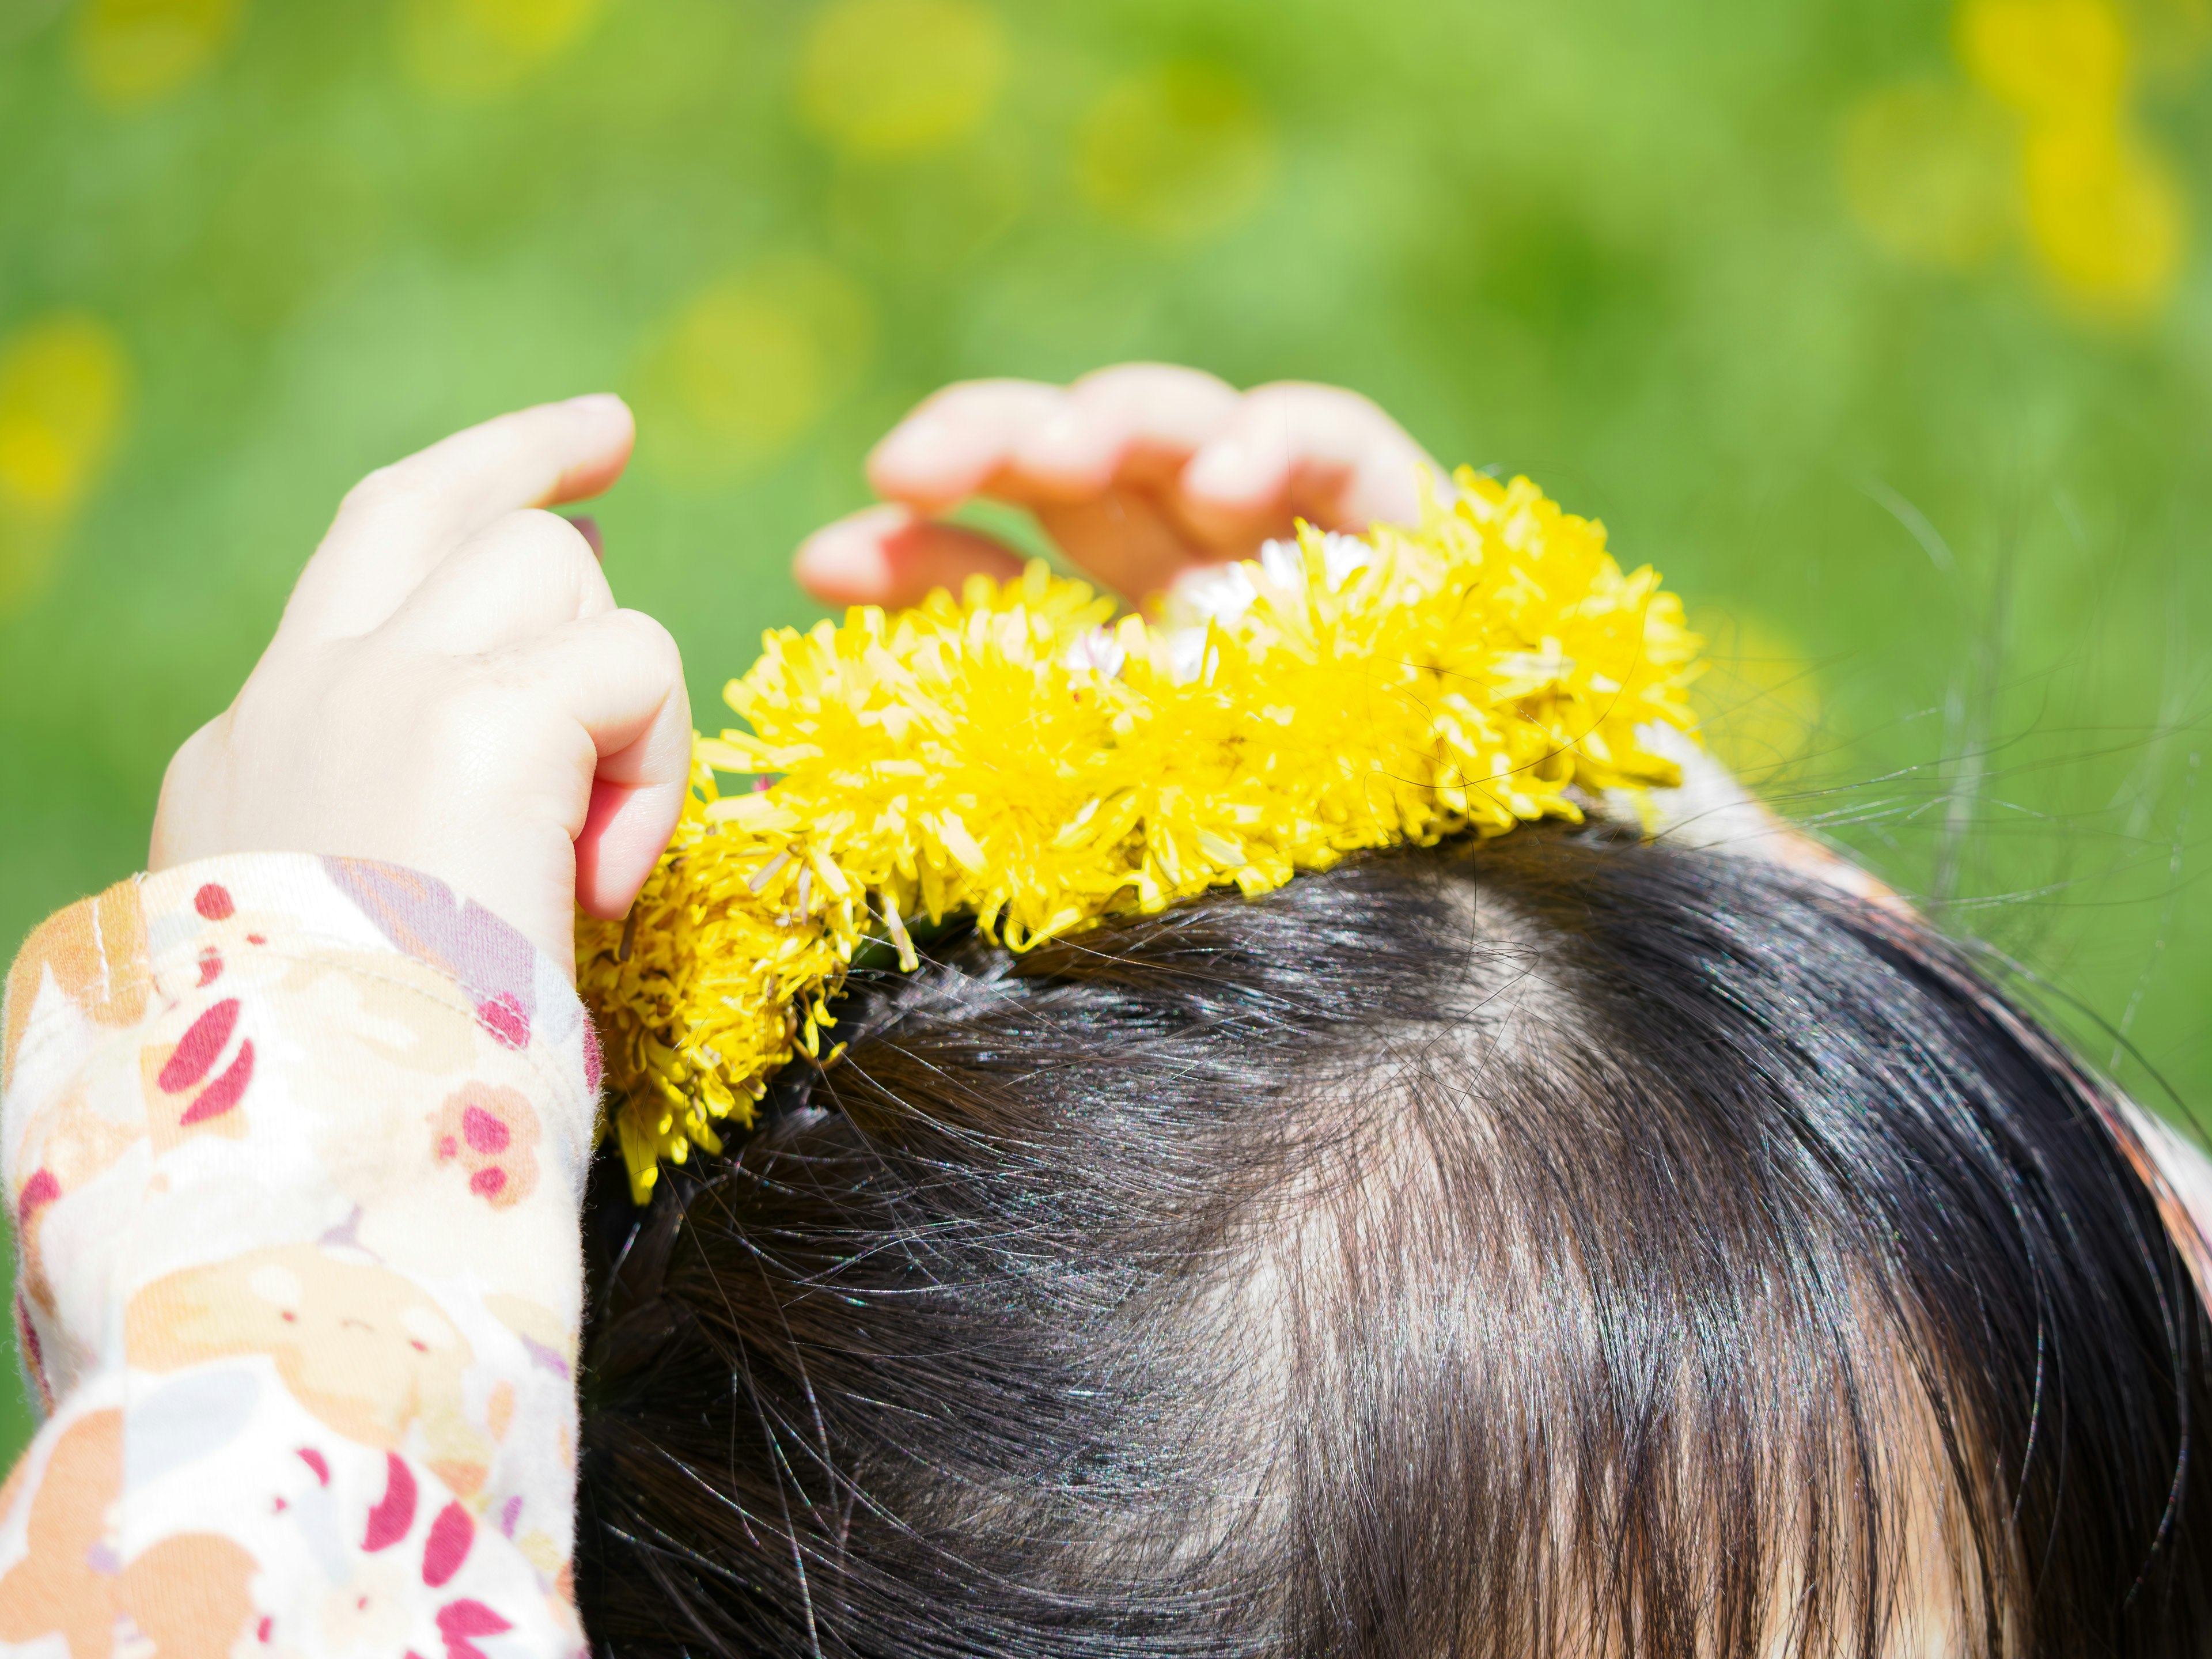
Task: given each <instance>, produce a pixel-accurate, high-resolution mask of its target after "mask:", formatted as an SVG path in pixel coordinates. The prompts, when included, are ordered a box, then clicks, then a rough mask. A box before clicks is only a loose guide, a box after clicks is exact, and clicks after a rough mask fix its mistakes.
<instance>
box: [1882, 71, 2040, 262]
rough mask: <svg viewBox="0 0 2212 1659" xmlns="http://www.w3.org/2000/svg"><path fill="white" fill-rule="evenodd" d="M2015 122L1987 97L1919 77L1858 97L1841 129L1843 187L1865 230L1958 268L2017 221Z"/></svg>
mask: <svg viewBox="0 0 2212 1659" xmlns="http://www.w3.org/2000/svg"><path fill="white" fill-rule="evenodd" d="M2014 150H2015V137H2014V133H2013V130H2012V124H2011V123H2010V122H2008V121H2007V120H2006V119H2005V118H2004V112H2003V111H2002V110H2000V109H1997V108H1996V107H1994V106H1991V105H1990V102H1989V100H1987V99H1984V98H1979V97H1977V96H1975V95H1974V94H1972V92H1970V91H1966V90H1964V89H1962V88H1957V87H1949V86H1943V85H1941V84H1936V83H1932V82H1912V83H1911V84H1908V85H1905V86H1901V87H1891V88H1884V89H1883V90H1881V91H1880V92H1877V93H1875V94H1873V95H1872V96H1871V97H1869V98H1867V99H1865V100H1862V101H1861V103H1860V104H1859V106H1857V108H1856V109H1854V110H1853V111H1852V112H1851V113H1850V119H1849V122H1848V123H1847V125H1846V126H1845V128H1844V156H1843V162H1844V194H1845V195H1846V196H1847V197H1849V198H1850V205H1851V210H1852V211H1853V212H1854V213H1855V214H1856V215H1857V216H1858V220H1859V222H1860V223H1861V224H1862V225H1863V226H1864V227H1865V228H1866V230H1867V232H1868V234H1869V235H1871V236H1872V237H1873V238H1874V240H1875V241H1877V242H1879V243H1880V244H1881V246H1883V247H1885V248H1887V249H1888V250H1889V252H1892V253H1894V254H1896V255H1897V256H1898V257H1899V258H1903V259H1907V260H1910V261H1911V262H1913V263H1914V264H1928V265H1940V266H1947V267H1950V268H1952V269H1963V268H1965V267H1966V266H1970V265H1973V264H1979V263H1980V262H1981V261H1982V260H1984V259H1986V258H1989V257H1990V255H1991V254H1993V253H1995V252H1996V251H1997V250H1998V249H1999V248H2000V247H2002V246H2003V245H2004V242H2005V239H2006V238H2007V237H2008V236H2009V235H2010V234H2012V232H2013V230H2014V228H2015V224H2016V222H2017V217H2016V215H2015V211H2014V189H2015V174H2016V172H2017V168H2018V163H2017V161H2016V160H2015V156H2014Z"/></svg>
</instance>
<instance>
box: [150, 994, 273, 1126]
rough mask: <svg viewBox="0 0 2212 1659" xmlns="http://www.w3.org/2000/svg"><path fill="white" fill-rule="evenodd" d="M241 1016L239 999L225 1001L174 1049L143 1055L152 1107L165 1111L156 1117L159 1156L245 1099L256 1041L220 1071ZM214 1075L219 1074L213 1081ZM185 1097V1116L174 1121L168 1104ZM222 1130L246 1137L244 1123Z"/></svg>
mask: <svg viewBox="0 0 2212 1659" xmlns="http://www.w3.org/2000/svg"><path fill="white" fill-rule="evenodd" d="M239 1014H240V1006H239V1000H238V999H237V998H236V997H225V998H223V999H222V1001H220V1002H216V1003H211V1004H210V1005H209V1006H207V1007H206V1008H204V1009H202V1010H201V1011H200V1014H199V1017H198V1018H196V1019H194V1020H193V1021H192V1023H191V1024H190V1025H188V1026H186V1027H185V1034H184V1036H181V1037H179V1039H178V1040H177V1042H176V1045H175V1046H174V1047H173V1048H163V1047H161V1046H159V1045H151V1046H149V1047H148V1048H144V1049H143V1050H142V1051H141V1054H140V1061H141V1065H142V1066H143V1070H144V1072H145V1073H147V1081H148V1082H149V1084H150V1085H152V1086H151V1087H150V1088H149V1090H148V1091H147V1103H148V1104H149V1106H156V1107H160V1108H162V1109H161V1110H159V1111H157V1112H156V1113H155V1118H154V1139H155V1149H156V1150H157V1151H166V1150H167V1146H169V1145H173V1144H174V1141H175V1139H177V1137H176V1135H175V1133H174V1131H175V1130H179V1129H191V1128H197V1127H199V1126H201V1125H203V1124H208V1123H214V1122H215V1121H216V1120H218V1119H222V1118H226V1117H228V1114H229V1113H230V1112H231V1110H232V1109H234V1108H235V1107H236V1106H237V1104H238V1103H239V1102H240V1100H242V1099H243V1098H245V1096H246V1087H247V1085H249V1084H251V1083H252V1081H253V1060H254V1055H253V1040H252V1038H251V1037H246V1038H244V1039H242V1040H241V1041H240V1042H239V1044H238V1048H237V1050H236V1052H235V1053H233V1054H231V1057H230V1060H229V1063H228V1065H224V1066H222V1069H221V1070H220V1071H218V1070H217V1069H216V1067H217V1065H218V1063H219V1062H220V1061H222V1057H223V1054H224V1053H225V1052H226V1051H227V1050H228V1049H229V1048H230V1041H231V1039H232V1037H234V1036H236V1035H237V1033H238V1024H239ZM209 1073H215V1075H214V1078H213V1079H212V1080H210V1079H209ZM203 1084H204V1085H205V1086H204V1087H203V1086H202V1085H203ZM180 1095H189V1096H191V1098H190V1099H189V1100H188V1101H186V1102H185V1104H184V1108H183V1110H182V1111H180V1112H178V1113H177V1115H174V1116H170V1115H169V1109H170V1106H169V1103H170V1102H171V1100H173V1097H177V1096H180ZM222 1132H223V1133H225V1134H228V1135H231V1136H233V1137H236V1136H239V1135H242V1134H244V1133H246V1129H245V1125H244V1124H243V1122H241V1121H236V1120H233V1121H228V1122H225V1123H223V1124H222Z"/></svg>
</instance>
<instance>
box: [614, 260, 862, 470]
mask: <svg viewBox="0 0 2212 1659" xmlns="http://www.w3.org/2000/svg"><path fill="white" fill-rule="evenodd" d="M874 338H875V313H874V307H872V306H871V305H870V303H869V301H868V296H867V295H866V294H865V293H864V292H862V291H861V289H860V287H859V286H858V285H857V284H855V283H854V282H853V281H852V279H851V278H850V277H848V276H845V275H844V274H843V273H842V271H839V270H836V268H835V267H834V266H831V265H829V264H825V263H823V261H821V260H819V259H815V258H806V257H804V256H787V257H784V258H777V259H774V260H770V261H768V262H766V263H764V264H761V265H759V266H757V267H756V268H755V269H753V270H750V271H747V272H745V273H744V274H742V275H739V276H733V277H731V278H729V279H727V280H726V281H723V282H720V283H715V284H714V285H713V286H712V287H710V288H708V289H706V290H705V291H704V292H702V293H700V294H698V295H695V296H694V297H693V298H692V299H691V300H690V301H688V302H687V303H685V304H684V306H683V307H682V308H681V309H680V310H678V313H676V315H675V317H674V318H673V319H671V321H670V323H669V324H668V325H666V327H665V329H664V330H663V331H661V333H660V335H659V338H658V339H657V340H656V341H655V343H653V347H652V349H651V350H650V351H649V352H648V354H647V359H646V362H645V364H644V367H643V369H642V371H641V374H640V377H639V386H638V405H639V427H640V429H641V430H642V431H644V432H646V433H647V434H649V435H650V437H649V438H648V440H647V442H646V443H645V444H644V445H642V446H641V450H640V453H641V456H642V457H643V458H644V459H647V462H648V464H650V465H653V467H655V468H656V469H657V470H658V471H660V472H662V473H663V474H665V476H667V477H671V478H672V479H674V480H676V481H678V482H679V483H692V484H702V485H714V484H718V483H726V482H728V481H729V480H731V479H732V478H735V477H741V476H742V475H743V474H744V472H745V471H749V470H750V469H751V468H753V467H755V466H757V465H759V464H761V463H762V462H763V461H767V460H770V459H774V458H775V456H777V455H779V454H781V453H783V452H784V451H785V450H787V449H788V448H789V447H791V446H792V445H793V443H795V442H796V441H798V440H799V438H801V437H802V436H804V435H805V434H806V432H807V431H808V430H810V429H811V428H812V427H813V426H814V424H815V422H817V421H819V420H820V419H821V418H822V416H823V415H824V414H825V413H826V412H827V411H828V410H829V406H830V405H831V404H833V403H835V402H836V399H837V398H840V397H842V395H843V394H844V393H845V392H848V391H849V390H850V389H851V388H852V386H853V385H854V382H855V381H857V380H859V378H860V373H861V371H862V370H863V369H864V368H866V367H867V363H868V358H869V356H870V353H871V350H872V347H873V344H874Z"/></svg>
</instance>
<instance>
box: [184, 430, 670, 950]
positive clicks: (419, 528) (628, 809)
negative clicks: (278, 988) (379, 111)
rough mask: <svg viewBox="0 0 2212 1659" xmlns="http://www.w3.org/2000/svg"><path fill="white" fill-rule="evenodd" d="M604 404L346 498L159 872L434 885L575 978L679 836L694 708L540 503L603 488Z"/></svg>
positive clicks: (189, 758)
mask: <svg viewBox="0 0 2212 1659" xmlns="http://www.w3.org/2000/svg"><path fill="white" fill-rule="evenodd" d="M632 435H633V429H632V425H631V421H630V414H629V410H628V409H627V408H625V407H624V406H623V403H622V401H621V400H620V399H619V398H611V397H594V398H576V399H575V400H574V401H573V402H569V403H564V404H545V405H544V406H542V407H539V408H537V409H529V410H523V411H521V412H520V413H519V414H514V415H507V416H501V418H499V419H498V420H495V421H490V422H486V423H485V424H484V425H483V426H479V427H476V428H471V430H469V431H466V432H464V433H461V434H459V435H458V436H455V437H452V438H448V439H447V440H446V441H444V442H443V443H441V444H438V445H435V446H434V447H431V448H429V449H426V450H424V451H423V452H422V453H421V454H419V455H416V456H414V457H412V458H411V459H407V460H404V461H402V462H400V463H399V464H398V465H396V466H389V467H386V468H384V469H383V470H382V471H378V472H373V473H371V474H370V475H369V476H368V477H367V478H365V479H364V480H362V483H360V484H359V485H357V486H356V488H355V489H354V490H353V491H352V492H351V493H350V494H349V495H347V497H346V499H345V502H344V504H343V506H342V507H339V509H338V515H337V522H336V523H335V524H333V525H332V526H331V531H330V533H329V534H328V535H327V536H325V538H323V544H322V545H321V546H320V547H319V548H318V549H317V550H316V552H315V556H314V557H313V559H311V560H309V561H308V562H307V569H306V571H305V572H304V573H303V574H301V578H300V581H299V586H297V587H295V589H294V590H293V593H292V599H291V602H290V603H289V605H286V606H285V609H284V617H283V622H282V623H279V624H278V626H277V629H276V639H275V640H274V641H271V643H270V647H269V649H268V651H267V652H266V653H264V655H263V657H262V659H261V661H260V663H259V664H258V665H257V666H256V667H255V668H254V671H253V672H252V675H251V676H250V677H248V678H247V680H246V686H245V689H244V690H241V691H240V693H239V694H238V698H237V701H236V702H233V703H232V704H231V706H230V708H228V710H226V711H225V712H224V713H223V714H220V715H218V716H217V717H216V719H215V720H212V721H210V723H209V724H208V725H206V726H203V727H202V728H201V729H200V730H199V731H197V732H195V733H193V734H192V736H191V738H189V739H188V740H186V742H185V745H184V747H183V748H181V749H179V750H178V751H177V755H176V758H175V759H174V760H173V761H171V762H170V763H169V771H168V775H167V778H165V779H164V780H163V781H162V785H161V809H160V811H159V812H158V813H157V814H156V815H155V820H154V845H153V855H152V860H151V867H153V868H154V869H156V870H159V869H161V868H164V867H166V866H170V865H174V864H181V863H184V862H185V861H187V860H192V859H199V858H206V857H208V856H210V855H211V854H219V853H245V852H301V853H331V854H347V855H350V856H354V857H361V858H372V859H382V860H388V861H389V862H391V863H393V864H403V865H407V866H410V867H412V868H414V869H416V870H420V871H422V872H425V873H427V874H429V875H433V876H435V877H437V878H439V879H440V880H441V881H444V882H445V883H447V884H448V885H449V886H451V887H453V889H454V890H456V891H458V892H460V893H464V894H466V895H467V896H469V897H471V898H473V899H475V900H476V901H477V902H479V903H481V904H483V905H484V906H486V907H487V908H489V909H490V910H491V911H492V912H493V913H494V914H495V915H499V916H501V917H504V918H505V919H506V920H507V921H509V922H511V923H513V925H514V926H516V927H520V929H521V930H522V931H523V932H524V933H526V934H527V935H528V936H529V938H530V939H532V941H533V942H534V943H535V944H537V945H538V946H539V947H540V948H541V949H543V950H544V951H545V952H546V953H547V954H548V955H549V956H550V957H553V959H554V960H555V961H556V962H560V963H571V962H573V961H574V943H573V929H574V921H575V915H574V907H575V906H576V904H578V903H581V904H582V905H583V907H584V908H585V909H586V910H588V911H590V912H591V913H592V915H597V916H608V917H612V916H619V915H622V914H623V911H624V910H625V909H627V908H629V902H630V900H631V899H632V898H633V897H634V896H635V895H636V892H637V890H638V887H639V885H640V884H641V883H642V882H643V881H644V879H645V877H646V874H647V872H648V871H650V870H651V868H652V867H653V860H655V859H656V858H658V857H659V854H660V850H661V848H662V847H663V846H664V845H665V843H666V842H667V839H668V836H669V833H670V831H671V829H673V828H674V826H675V823H676V817H677V812H678V807H679V806H680V805H681V803H682V799H683V793H684V786H685V782H686V780H687V777H688V775H689V771H690V752H691V714H690V702H689V701H688V700H687V698H686V697H685V695H684V674H683V665H682V664H681V662H680V661H679V660H678V656H677V652H676V644H675V641H672V640H671V639H670V638H669V636H668V633H667V630H666V629H663V628H662V627H661V626H660V624H659V623H656V622H654V621H653V618H651V617H647V616H644V615H642V614H641V613H640V612H638V611H621V610H617V609H616V607H615V601H614V596H613V594H612V593H611V592H609V591H608V587H607V580H606V577H605V574H602V572H601V571H600V569H599V559H598V557H597V556H596V554H595V552H594V550H593V549H592V545H591V544H590V543H589V542H588V541H586V538H585V536H584V534H583V533H582V532H580V531H579V530H578V529H577V527H576V526H574V525H572V524H570V523H568V521H567V520H564V519H562V518H560V517H558V516H556V514H554V513H545V512H540V511H537V510H536V508H537V507H540V506H543V505H547V504H550V503H554V502H559V501H579V500H581V499H583V498H584V497H586V496H589V495H597V494H599V492H600V491H601V490H603V489H606V488H607V487H608V486H609V485H610V484H611V483H613V482H614V481H615V479H616V478H617V477H619V476H620V475H621V472H622V470H623V465H625V463H627V462H628V460H629V451H630V443H631V439H632Z"/></svg>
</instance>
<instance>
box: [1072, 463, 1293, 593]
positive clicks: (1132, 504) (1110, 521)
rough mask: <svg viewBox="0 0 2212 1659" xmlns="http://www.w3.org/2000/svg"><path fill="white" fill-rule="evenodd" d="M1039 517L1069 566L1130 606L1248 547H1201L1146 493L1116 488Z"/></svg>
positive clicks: (1154, 497) (1243, 551) (1155, 499)
mask: <svg viewBox="0 0 2212 1659" xmlns="http://www.w3.org/2000/svg"><path fill="white" fill-rule="evenodd" d="M1037 518H1038V520H1040V521H1041V522H1042V524H1043V526H1044V527H1045V529H1046V531H1047V532H1048V533H1049V534H1050V535H1051V537H1052V538H1053V540H1054V541H1055V542H1057V543H1059V544H1060V546H1061V547H1062V548H1064V549H1065V550H1066V552H1067V556H1068V557H1069V559H1070V560H1071V561H1073V562H1074V563H1075V564H1076V565H1078V566H1079V567H1080V568H1081V569H1082V571H1083V573H1084V574H1085V575H1087V576H1090V577H1091V578H1092V579H1093V580H1096V581H1097V582H1098V583H1099V584H1100V585H1101V586H1104V587H1107V588H1109V589H1111V590H1112V591H1113V592H1116V593H1119V594H1121V597H1122V598H1124V599H1127V600H1129V601H1130V602H1131V603H1132V604H1142V603H1143V602H1144V601H1145V600H1146V599H1151V598H1152V597H1153V596H1154V595H1155V594H1158V593H1159V592H1162V591H1163V590H1164V589H1165V588H1166V587H1167V586H1168V585H1169V583H1170V582H1172V581H1173V580H1175V579H1176V577H1177V576H1178V575H1180V574H1182V572H1184V571H1185V570H1188V569H1189V568H1191V567H1192V566H1193V565H1197V564H1209V563H1213V562H1218V561H1219V560H1223V559H1229V558H1234V557H1236V556H1238V555H1239V554H1241V553H1245V552H1249V551H1250V549H1249V548H1235V549H1216V548H1201V547H1200V546H1197V545H1196V544H1194V543H1193V542H1192V541H1191V539H1190V538H1189V537H1188V535H1186V534H1185V533H1184V531H1183V527H1182V525H1181V524H1179V523H1177V522H1176V520H1175V519H1174V518H1172V517H1171V516H1170V514H1169V513H1168V512H1167V511H1166V510H1165V508H1164V507H1162V505H1161V504H1160V501H1159V500H1158V497H1157V496H1156V495H1153V494H1152V492H1150V491H1148V490H1143V489H1114V490H1109V491H1108V492H1106V493H1105V494H1104V495H1095V496H1092V497H1091V499H1090V500H1088V501H1076V502H1073V503H1072V504H1070V505H1068V506H1065V507H1039V508H1038V509H1037Z"/></svg>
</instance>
